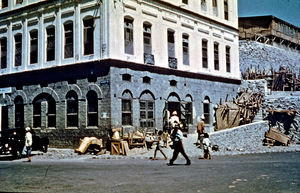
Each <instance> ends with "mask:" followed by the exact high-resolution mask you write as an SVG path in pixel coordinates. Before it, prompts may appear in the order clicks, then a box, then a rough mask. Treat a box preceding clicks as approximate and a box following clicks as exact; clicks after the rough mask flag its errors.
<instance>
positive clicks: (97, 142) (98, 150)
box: [75, 137, 106, 155]
mask: <svg viewBox="0 0 300 193" xmlns="http://www.w3.org/2000/svg"><path fill="white" fill-rule="evenodd" d="M87 151H89V152H92V153H94V154H96V155H102V154H105V152H106V150H105V149H103V142H102V139H98V138H96V137H84V138H83V139H80V142H79V147H78V148H77V149H75V152H76V153H78V154H84V153H86V152H87Z"/></svg>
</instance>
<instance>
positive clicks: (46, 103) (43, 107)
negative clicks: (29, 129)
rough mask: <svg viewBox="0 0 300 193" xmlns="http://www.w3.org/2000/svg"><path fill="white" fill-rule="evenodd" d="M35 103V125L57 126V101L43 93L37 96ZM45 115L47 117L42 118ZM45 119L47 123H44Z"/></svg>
mask: <svg viewBox="0 0 300 193" xmlns="http://www.w3.org/2000/svg"><path fill="white" fill-rule="evenodd" d="M32 105H33V127H34V128H37V127H42V126H44V127H56V103H55V100H54V99H53V97H52V96H51V95H49V94H47V93H42V94H40V95H38V96H37V97H35V99H34V100H33V102H32ZM42 117H45V119H42ZM42 120H45V121H46V122H45V123H42Z"/></svg>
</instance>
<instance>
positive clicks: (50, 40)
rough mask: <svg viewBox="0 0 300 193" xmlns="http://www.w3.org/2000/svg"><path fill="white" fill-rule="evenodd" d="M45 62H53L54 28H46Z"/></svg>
mask: <svg viewBox="0 0 300 193" xmlns="http://www.w3.org/2000/svg"><path fill="white" fill-rule="evenodd" d="M46 32H47V52H46V53H47V61H53V60H55V27H54V26H53V25H51V26H49V27H47V29H46Z"/></svg>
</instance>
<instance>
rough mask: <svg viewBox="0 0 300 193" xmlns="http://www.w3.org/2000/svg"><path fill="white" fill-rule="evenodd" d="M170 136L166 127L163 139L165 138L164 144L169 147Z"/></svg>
mask: <svg viewBox="0 0 300 193" xmlns="http://www.w3.org/2000/svg"><path fill="white" fill-rule="evenodd" d="M168 138H169V133H168V131H167V130H166V129H165V130H164V131H163V133H162V140H163V143H164V144H163V146H162V147H164V148H167V147H168Z"/></svg>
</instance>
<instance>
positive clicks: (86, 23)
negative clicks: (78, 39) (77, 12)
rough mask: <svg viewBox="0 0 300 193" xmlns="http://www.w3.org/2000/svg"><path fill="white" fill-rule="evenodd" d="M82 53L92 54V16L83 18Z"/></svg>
mask: <svg viewBox="0 0 300 193" xmlns="http://www.w3.org/2000/svg"><path fill="white" fill-rule="evenodd" d="M83 44H84V55H90V54H94V18H87V19H84V20H83Z"/></svg>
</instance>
